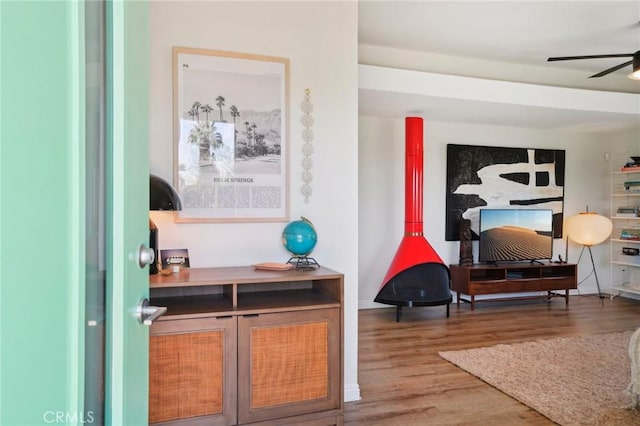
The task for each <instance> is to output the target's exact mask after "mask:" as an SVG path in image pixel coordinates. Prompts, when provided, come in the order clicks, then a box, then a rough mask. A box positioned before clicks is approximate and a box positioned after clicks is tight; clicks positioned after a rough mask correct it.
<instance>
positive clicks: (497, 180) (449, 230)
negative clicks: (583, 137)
mask: <svg viewBox="0 0 640 426" xmlns="http://www.w3.org/2000/svg"><path fill="white" fill-rule="evenodd" d="M564 170H565V151H564V150H557V149H533V148H504V147H494V146H476V145H456V144H448V145H447V199H446V220H445V227H446V230H445V239H446V240H447V241H459V240H460V233H459V226H460V220H461V219H469V220H470V221H471V234H472V238H473V239H474V240H477V239H478V234H479V216H480V209H482V208H495V209H498V208H522V209H525V208H532V209H534V208H535V209H551V210H553V235H554V238H562V214H563V202H564Z"/></svg>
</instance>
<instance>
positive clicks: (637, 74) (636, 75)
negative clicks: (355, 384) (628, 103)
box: [627, 68, 640, 80]
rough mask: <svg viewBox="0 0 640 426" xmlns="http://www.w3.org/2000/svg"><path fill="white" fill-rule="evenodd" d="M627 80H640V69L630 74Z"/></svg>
mask: <svg viewBox="0 0 640 426" xmlns="http://www.w3.org/2000/svg"><path fill="white" fill-rule="evenodd" d="M627 78H629V79H631V80H640V68H639V69H637V70H635V71H633V72H632V73H631V74H629V75H628V76H627Z"/></svg>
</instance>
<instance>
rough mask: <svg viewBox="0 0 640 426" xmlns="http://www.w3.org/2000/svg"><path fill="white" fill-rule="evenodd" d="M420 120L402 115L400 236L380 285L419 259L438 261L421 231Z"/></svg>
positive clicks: (421, 167)
mask: <svg viewBox="0 0 640 426" xmlns="http://www.w3.org/2000/svg"><path fill="white" fill-rule="evenodd" d="M423 136H424V133H423V120H422V118H421V117H406V118H405V171H404V173H405V189H404V203H405V204H404V205H405V210H404V237H403V239H402V241H401V242H400V247H398V250H397V252H396V255H395V257H394V258H393V261H392V262H391V265H390V266H389V270H388V271H387V275H386V276H385V277H384V280H383V281H382V285H381V286H380V288H382V287H384V286H385V285H386V284H387V283H388V282H389V281H390V280H391V279H392V278H393V277H394V276H396V275H397V274H398V273H400V272H402V271H404V270H406V269H408V268H411V267H412V266H415V265H418V264H421V263H442V264H444V262H443V261H442V259H441V258H440V256H438V253H436V251H435V250H434V249H433V247H431V245H430V244H429V242H428V241H427V240H426V238H425V237H424V235H423V222H422V218H423V216H422V211H423V201H422V196H423V188H422V184H423V170H424V151H423Z"/></svg>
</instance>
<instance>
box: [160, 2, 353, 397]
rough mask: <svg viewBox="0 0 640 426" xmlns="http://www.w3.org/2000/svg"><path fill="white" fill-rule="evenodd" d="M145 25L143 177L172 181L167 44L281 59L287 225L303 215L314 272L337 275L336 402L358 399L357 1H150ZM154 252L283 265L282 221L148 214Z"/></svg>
mask: <svg viewBox="0 0 640 426" xmlns="http://www.w3.org/2000/svg"><path fill="white" fill-rule="evenodd" d="M150 19H151V58H150V63H151V83H150V84H151V123H150V126H151V128H150V133H151V152H150V169H151V172H152V173H154V174H157V175H159V176H161V177H164V178H165V179H167V180H169V181H170V182H171V181H172V180H173V179H172V176H173V143H174V141H173V140H172V135H173V130H172V122H173V121H172V97H171V96H172V95H171V93H172V92H171V90H172V76H171V48H172V46H183V47H196V48H205V49H213V50H227V51H233V52H243V53H253V54H262V55H270V56H279V57H286V58H289V60H290V150H289V157H290V164H289V170H290V191H289V192H290V203H291V218H292V220H293V219H297V218H299V216H305V217H308V218H309V219H310V220H311V221H312V222H313V223H314V225H315V227H316V229H317V230H318V234H319V241H318V244H317V246H316V249H315V250H314V252H313V256H314V258H316V259H317V260H318V262H319V263H320V264H322V265H323V266H326V267H329V268H331V269H335V270H337V271H340V272H343V273H344V274H345V295H344V296H345V327H344V329H345V336H344V343H345V358H344V361H345V365H344V371H345V378H344V380H345V399H346V400H354V399H358V398H359V388H358V384H357V358H358V334H357V332H358V318H357V300H358V296H357V291H358V287H357V283H358V268H357V259H358V224H357V220H358V147H357V134H358V127H357V125H358V123H357V110H358V106H357V96H358V92H357V88H358V83H357V48H358V46H357V3H356V2H269V1H267V2H265V1H260V2H244V1H242V2H221V1H212V2H204V1H194V2H190V1H157V2H156V1H154V2H150ZM307 88H308V89H310V90H311V101H312V103H313V105H314V111H313V114H312V115H313V117H314V119H315V124H314V126H313V132H314V135H315V141H314V149H315V152H314V154H313V162H314V167H313V169H312V173H313V177H314V180H313V183H312V187H313V195H312V197H311V199H310V201H309V203H305V202H304V200H303V197H302V195H301V194H300V186H301V184H302V181H301V177H300V176H301V172H302V166H301V161H302V152H301V149H302V144H303V142H304V141H303V140H302V136H301V133H302V130H303V127H302V124H301V123H300V118H301V116H302V112H301V110H300V103H301V102H302V100H303V97H304V92H305V89H307ZM153 218H154V220H155V222H156V224H157V225H158V228H159V245H160V247H161V248H188V249H189V254H190V258H191V263H192V266H194V267H205V266H231V265H248V264H252V263H256V262H263V261H278V262H284V261H286V260H287V259H288V258H289V254H288V253H287V252H286V250H285V249H284V248H283V247H282V243H281V237H280V235H281V233H282V229H283V228H284V226H285V223H284V222H283V223H228V224H220V223H207V224H203V223H198V224H185V223H174V222H173V217H172V215H171V214H170V213H161V212H157V213H156V212H154V214H153Z"/></svg>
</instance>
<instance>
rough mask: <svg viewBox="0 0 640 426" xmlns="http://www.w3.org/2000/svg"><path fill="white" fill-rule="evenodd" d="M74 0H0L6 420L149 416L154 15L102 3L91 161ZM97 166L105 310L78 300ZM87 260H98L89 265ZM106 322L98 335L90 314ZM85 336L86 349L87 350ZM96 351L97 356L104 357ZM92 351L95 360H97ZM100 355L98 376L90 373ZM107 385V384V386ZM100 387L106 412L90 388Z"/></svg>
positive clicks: (80, 18) (1, 415)
mask: <svg viewBox="0 0 640 426" xmlns="http://www.w3.org/2000/svg"><path fill="white" fill-rule="evenodd" d="M85 6H87V4H85V3H84V2H82V1H75V0H74V1H71V0H69V1H39V2H35V1H21V0H17V1H12V0H2V1H0V55H1V59H0V424H1V425H12V426H14V425H15V426H19V425H46V424H101V423H103V422H104V423H105V424H112V425H134V426H135V425H144V424H145V423H146V420H147V393H148V389H147V388H148V385H147V383H148V377H147V362H148V361H147V360H148V352H147V351H148V329H147V328H146V327H145V326H143V325H140V324H139V323H138V322H137V320H136V317H135V310H136V307H137V304H138V301H139V300H140V299H141V298H144V297H146V296H147V293H148V271H147V269H146V268H144V269H143V268H141V267H140V266H139V265H138V249H139V247H140V245H141V244H142V243H145V242H147V240H148V230H147V228H148V219H147V217H148V211H147V209H148V207H147V206H148V188H149V186H148V185H149V183H148V181H149V180H148V142H147V126H148V117H147V102H148V101H147V100H148V84H147V78H148V66H147V59H146V57H147V55H148V46H147V43H148V26H147V10H146V7H147V6H146V4H145V2H142V1H131V2H129V1H115V2H113V3H111V2H106V9H105V11H106V14H105V16H104V19H105V30H106V41H107V44H106V46H107V47H106V57H107V59H106V61H105V63H106V64H107V65H106V79H105V80H106V81H107V83H108V84H107V90H105V92H104V95H105V104H104V105H105V108H104V110H103V113H104V116H105V120H104V123H105V126H104V131H105V133H106V136H105V139H104V140H105V151H104V154H105V155H104V157H102V158H101V159H100V160H98V164H95V163H91V162H90V161H88V159H87V154H88V152H89V151H90V149H89V145H90V144H91V143H93V141H91V140H89V138H88V137H87V132H86V129H85V126H86V123H87V122H88V121H89V119H88V117H87V113H86V112H85V111H86V107H87V99H88V98H89V97H90V95H89V94H88V89H87V88H88V87H89V86H91V85H92V84H93V83H94V82H93V81H92V80H91V78H92V77H91V76H89V74H88V73H87V72H86V66H85V62H87V63H88V62H90V61H89V60H88V59H87V57H86V56H87V54H88V53H89V52H92V49H91V46H85V40H86V39H85V37H84V36H85V24H86V22H85ZM91 167H103V168H104V174H103V176H104V188H105V189H106V193H105V196H104V199H105V204H104V206H103V207H104V211H103V218H104V222H105V223H106V233H104V238H103V241H102V242H101V243H100V249H101V250H103V251H104V253H103V254H104V256H103V257H104V259H105V264H104V265H102V266H99V267H97V268H96V269H97V270H103V271H104V272H105V276H106V278H105V280H106V310H104V315H103V317H102V318H99V317H92V316H91V315H90V314H88V313H87V312H88V311H86V304H87V300H86V298H87V297H88V295H89V290H88V289H87V284H88V280H87V273H88V271H89V270H90V265H88V264H87V259H88V257H87V250H88V244H87V239H88V238H89V237H90V235H89V234H90V233H91V232H90V230H87V225H88V220H87V210H88V207H87V206H88V205H90V204H91V200H89V198H91V197H92V194H91V191H90V190H88V188H90V187H91V183H92V182H88V179H87V176H88V175H89V172H90V171H91V170H89V169H90V168H91ZM94 266H95V265H94ZM100 322H102V323H103V326H104V327H105V329H106V340H105V346H104V347H103V348H102V350H101V352H99V351H96V348H95V347H91V346H92V343H91V342H92V340H91V339H90V338H89V335H90V333H89V332H88V331H87V330H88V324H89V323H91V324H92V325H91V326H93V327H95V326H96V324H97V323H100ZM87 346H89V347H87ZM96 354H97V355H101V356H102V359H104V360H105V361H104V363H103V361H101V360H100V356H95V355H96ZM96 358H97V359H96ZM102 363H103V364H104V372H105V373H104V374H102V373H97V374H96V376H101V375H102V377H103V379H102V381H101V380H100V379H99V378H98V379H96V378H95V377H91V379H90V377H89V376H92V374H91V373H92V372H95V371H96V369H100V368H103V367H101V365H102ZM103 387H104V389H103ZM101 394H103V395H104V398H103V400H104V408H105V409H104V417H103V416H102V413H98V412H97V410H96V411H94V407H95V404H96V403H97V404H100V400H98V402H96V401H95V400H93V399H92V397H91V395H93V396H95V395H101Z"/></svg>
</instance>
